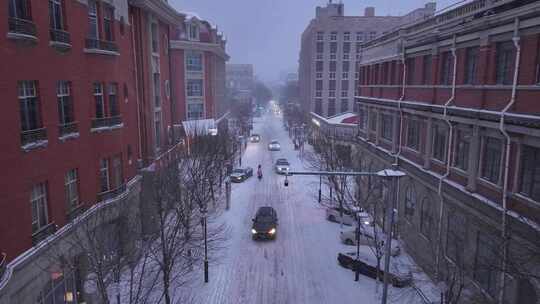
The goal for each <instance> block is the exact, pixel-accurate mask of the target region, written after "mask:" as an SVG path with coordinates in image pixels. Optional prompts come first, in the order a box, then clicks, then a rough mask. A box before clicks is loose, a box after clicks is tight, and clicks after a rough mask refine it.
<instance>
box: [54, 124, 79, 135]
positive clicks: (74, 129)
mask: <svg viewBox="0 0 540 304" xmlns="http://www.w3.org/2000/svg"><path fill="white" fill-rule="evenodd" d="M78 132H79V127H78V123H77V122H70V123H66V124H63V125H59V126H58V133H59V134H60V136H65V135H68V134H73V133H78Z"/></svg>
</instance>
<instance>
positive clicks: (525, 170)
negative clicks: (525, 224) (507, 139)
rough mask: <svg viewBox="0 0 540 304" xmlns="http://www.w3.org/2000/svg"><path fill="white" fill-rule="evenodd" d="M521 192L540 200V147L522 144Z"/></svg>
mask: <svg viewBox="0 0 540 304" xmlns="http://www.w3.org/2000/svg"><path fill="white" fill-rule="evenodd" d="M519 192H520V193H521V194H524V195H526V196H528V197H530V198H532V199H534V200H535V201H539V202H540V149H539V148H537V147H532V146H527V145H523V146H521V170H520V186H519Z"/></svg>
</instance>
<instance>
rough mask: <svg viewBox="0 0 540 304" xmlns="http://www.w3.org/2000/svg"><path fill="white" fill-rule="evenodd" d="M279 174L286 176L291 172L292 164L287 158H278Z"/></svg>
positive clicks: (277, 170)
mask: <svg viewBox="0 0 540 304" xmlns="http://www.w3.org/2000/svg"><path fill="white" fill-rule="evenodd" d="M275 169H276V173H277V174H285V173H287V171H289V170H290V164H289V162H288V161H287V159H285V158H278V159H277V160H276V165H275Z"/></svg>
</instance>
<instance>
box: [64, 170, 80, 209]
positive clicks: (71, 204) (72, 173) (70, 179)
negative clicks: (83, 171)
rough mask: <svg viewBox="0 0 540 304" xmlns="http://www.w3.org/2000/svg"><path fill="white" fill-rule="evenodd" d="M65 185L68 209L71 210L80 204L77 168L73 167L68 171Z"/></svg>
mask: <svg viewBox="0 0 540 304" xmlns="http://www.w3.org/2000/svg"><path fill="white" fill-rule="evenodd" d="M64 187H65V190H66V210H67V211H68V212H70V211H72V210H73V209H75V208H77V206H79V186H78V175H77V169H71V170H69V171H68V172H67V173H66V176H65V178H64Z"/></svg>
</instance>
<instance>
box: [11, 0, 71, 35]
mask: <svg viewBox="0 0 540 304" xmlns="http://www.w3.org/2000/svg"><path fill="white" fill-rule="evenodd" d="M19 2H21V1H19ZM49 22H50V27H51V29H55V30H62V29H64V14H63V12H62V0H49Z"/></svg>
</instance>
